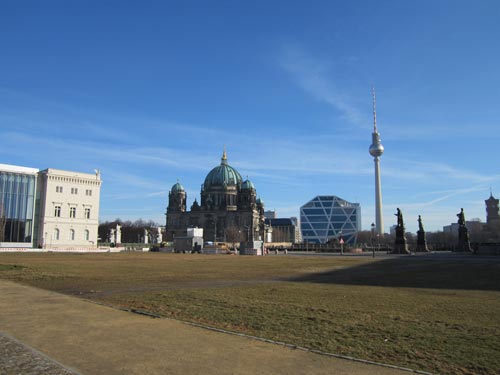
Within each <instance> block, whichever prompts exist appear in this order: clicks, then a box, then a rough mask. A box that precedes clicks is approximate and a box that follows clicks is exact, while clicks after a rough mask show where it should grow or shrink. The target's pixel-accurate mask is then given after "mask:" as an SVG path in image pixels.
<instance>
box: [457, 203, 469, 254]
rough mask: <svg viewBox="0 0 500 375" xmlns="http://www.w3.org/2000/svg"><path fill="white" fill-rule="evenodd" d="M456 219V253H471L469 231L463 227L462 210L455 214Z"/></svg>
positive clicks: (463, 216)
mask: <svg viewBox="0 0 500 375" xmlns="http://www.w3.org/2000/svg"><path fill="white" fill-rule="evenodd" d="M457 217H458V247H457V250H456V251H472V248H471V246H470V240H469V230H468V229H467V226H466V225H465V214H464V209H463V208H462V209H461V210H460V212H459V213H458V214H457Z"/></svg>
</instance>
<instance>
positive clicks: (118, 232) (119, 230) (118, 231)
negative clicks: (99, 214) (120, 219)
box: [116, 224, 122, 245]
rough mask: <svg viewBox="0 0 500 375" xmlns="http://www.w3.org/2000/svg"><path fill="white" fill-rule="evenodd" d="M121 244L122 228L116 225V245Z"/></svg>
mask: <svg viewBox="0 0 500 375" xmlns="http://www.w3.org/2000/svg"><path fill="white" fill-rule="evenodd" d="M121 243H122V226H121V225H119V224H116V244H117V245H118V244H121Z"/></svg>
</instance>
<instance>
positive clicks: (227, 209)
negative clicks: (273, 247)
mask: <svg viewBox="0 0 500 375" xmlns="http://www.w3.org/2000/svg"><path fill="white" fill-rule="evenodd" d="M200 195H201V200H200V202H199V203H198V201H197V200H196V199H195V201H194V203H193V204H192V206H191V210H190V211H188V210H187V208H186V198H187V196H186V191H185V190H184V187H183V186H182V185H181V184H180V183H179V182H177V183H176V184H175V185H174V186H172V189H171V190H170V192H169V194H168V207H167V213H166V215H167V222H166V238H167V240H168V241H172V240H173V239H174V238H175V237H183V236H186V232H187V228H203V240H204V241H205V242H207V241H211V242H241V241H245V242H252V241H254V240H260V239H263V238H264V204H263V203H262V201H261V200H260V199H259V198H257V192H256V190H255V186H254V185H253V183H252V182H251V181H250V180H248V179H247V180H245V181H243V179H242V178H241V175H240V174H239V173H238V171H237V170H236V169H234V168H233V167H231V166H230V165H229V164H228V162H227V155H226V151H225V150H224V152H223V154H222V158H221V163H220V165H218V166H217V167H215V168H213V169H212V170H211V171H210V172H209V173H208V174H207V177H206V178H205V182H204V183H203V185H202V186H201V194H200Z"/></svg>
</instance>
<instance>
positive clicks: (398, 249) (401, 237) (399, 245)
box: [393, 208, 410, 254]
mask: <svg viewBox="0 0 500 375" xmlns="http://www.w3.org/2000/svg"><path fill="white" fill-rule="evenodd" d="M394 215H395V216H397V218H398V222H397V225H396V241H395V242H394V250H393V254H409V253H410V251H409V250H408V244H407V242H406V235H405V225H404V222H403V214H402V213H401V210H400V209H399V208H398V209H397V212H396V213H395V214H394Z"/></svg>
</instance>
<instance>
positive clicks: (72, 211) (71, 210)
mask: <svg viewBox="0 0 500 375" xmlns="http://www.w3.org/2000/svg"><path fill="white" fill-rule="evenodd" d="M69 217H71V218H73V219H74V218H75V217H76V207H70V208H69Z"/></svg>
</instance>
